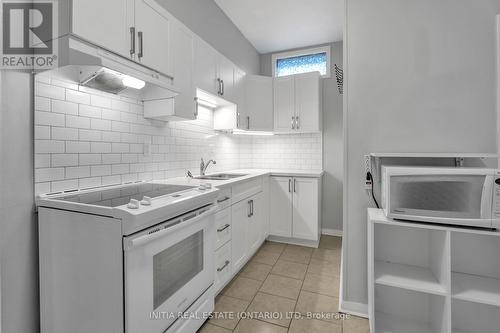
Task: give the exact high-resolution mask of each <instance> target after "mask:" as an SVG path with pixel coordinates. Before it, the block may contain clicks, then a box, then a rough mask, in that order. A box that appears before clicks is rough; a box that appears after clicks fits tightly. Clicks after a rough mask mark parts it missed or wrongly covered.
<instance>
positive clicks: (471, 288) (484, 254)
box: [451, 232, 500, 314]
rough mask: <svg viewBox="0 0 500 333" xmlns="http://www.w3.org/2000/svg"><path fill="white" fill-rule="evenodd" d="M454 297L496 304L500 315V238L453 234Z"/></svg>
mask: <svg viewBox="0 0 500 333" xmlns="http://www.w3.org/2000/svg"><path fill="white" fill-rule="evenodd" d="M451 271H452V273H451V294H452V298H454V299H458V300H463V301H469V302H475V303H480V304H486V305H491V306H496V307H497V311H498V312H497V313H499V314H500V237H499V235H497V234H491V235H484V234H471V233H465V232H464V233H462V232H452V233H451Z"/></svg>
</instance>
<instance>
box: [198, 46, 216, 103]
mask: <svg viewBox="0 0 500 333" xmlns="http://www.w3.org/2000/svg"><path fill="white" fill-rule="evenodd" d="M194 75H195V85H196V87H197V88H200V89H202V90H204V91H206V92H208V93H211V94H214V95H216V94H217V91H218V85H217V53H216V51H215V50H214V49H213V48H212V47H211V46H210V45H209V44H207V43H205V41H204V40H202V39H201V38H196V41H195V53H194Z"/></svg>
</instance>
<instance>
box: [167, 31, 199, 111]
mask: <svg viewBox="0 0 500 333" xmlns="http://www.w3.org/2000/svg"><path fill="white" fill-rule="evenodd" d="M170 36H171V45H172V47H171V48H170V57H169V59H170V68H171V69H172V75H173V76H174V80H173V84H174V89H176V90H177V91H178V92H179V95H178V96H177V97H175V114H176V116H178V117H180V118H183V119H196V116H195V113H196V104H195V100H194V98H195V97H196V90H195V87H194V82H193V62H194V38H193V34H192V33H191V32H190V31H189V30H188V29H186V28H185V27H184V26H183V25H181V24H180V23H178V22H172V26H171V35H170Z"/></svg>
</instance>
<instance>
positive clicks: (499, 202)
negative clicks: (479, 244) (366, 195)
mask: <svg viewBox="0 0 500 333" xmlns="http://www.w3.org/2000/svg"><path fill="white" fill-rule="evenodd" d="M382 208H383V210H384V213H385V215H386V216H387V217H389V218H393V219H399V220H409V221H419V222H428V223H440V224H452V225H461V226H471V227H479V228H490V229H497V228H500V170H494V169H479V168H445V167H439V168H435V167H400V166H399V167H395V166H394V167H393V166H384V167H382Z"/></svg>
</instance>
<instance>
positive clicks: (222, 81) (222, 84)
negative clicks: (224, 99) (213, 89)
mask: <svg viewBox="0 0 500 333" xmlns="http://www.w3.org/2000/svg"><path fill="white" fill-rule="evenodd" d="M220 82H221V87H222V90H221V91H222V93H221V95H222V96H224V90H225V89H224V80H220Z"/></svg>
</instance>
